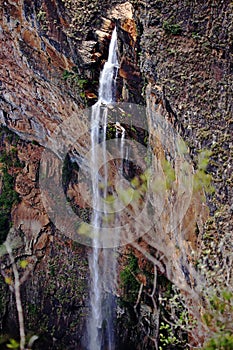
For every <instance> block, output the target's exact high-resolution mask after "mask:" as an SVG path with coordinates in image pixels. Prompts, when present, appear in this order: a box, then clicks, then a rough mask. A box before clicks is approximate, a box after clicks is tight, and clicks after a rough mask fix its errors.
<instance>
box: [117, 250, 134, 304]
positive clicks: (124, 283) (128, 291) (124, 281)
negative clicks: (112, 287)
mask: <svg viewBox="0 0 233 350" xmlns="http://www.w3.org/2000/svg"><path fill="white" fill-rule="evenodd" d="M138 272H139V268H138V259H137V258H136V257H135V256H134V255H133V254H132V253H131V254H130V255H128V257H127V264H126V266H125V267H124V269H123V270H122V271H121V272H120V281H121V287H122V288H123V290H124V299H125V301H127V302H131V303H134V302H135V300H136V297H137V294H138V288H139V284H138V282H137V280H136V278H135V275H136V274H137V273H138Z"/></svg>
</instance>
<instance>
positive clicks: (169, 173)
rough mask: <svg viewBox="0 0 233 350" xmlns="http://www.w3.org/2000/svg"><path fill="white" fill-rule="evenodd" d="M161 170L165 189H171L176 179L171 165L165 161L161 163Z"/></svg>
mask: <svg viewBox="0 0 233 350" xmlns="http://www.w3.org/2000/svg"><path fill="white" fill-rule="evenodd" d="M162 168H163V172H164V175H165V179H166V188H167V189H171V187H172V184H173V182H174V181H175V179H176V173H175V170H174V169H173V168H172V166H171V164H170V163H169V161H167V160H166V159H165V160H164V161H163V162H162Z"/></svg>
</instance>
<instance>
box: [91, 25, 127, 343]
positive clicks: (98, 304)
mask: <svg viewBox="0 0 233 350" xmlns="http://www.w3.org/2000/svg"><path fill="white" fill-rule="evenodd" d="M118 67H119V64H118V59H117V32H116V28H115V29H114V31H113V33H112V38H111V42H110V46H109V54H108V61H107V62H106V63H105V65H104V68H103V71H102V72H101V75H100V81H99V97H98V101H97V103H96V104H95V105H94V106H93V107H92V115H91V123H92V128H91V147H92V151H91V152H92V153H91V158H92V159H91V160H92V175H91V177H92V196H93V200H92V208H93V214H92V226H93V231H94V232H93V233H94V238H93V248H92V254H90V256H89V267H90V276H91V289H90V303H91V317H90V322H89V326H88V333H89V346H88V349H89V350H100V349H102V348H103V347H106V348H108V349H109V350H113V349H114V332H113V320H114V296H113V295H114V290H115V287H116V286H115V282H116V267H117V259H116V257H115V254H114V250H113V249H106V248H100V247H99V237H100V236H101V225H103V219H104V218H106V217H107V208H106V206H105V204H104V201H103V199H104V198H105V199H106V198H107V196H108V167H107V149H106V131H107V123H108V120H107V118H108V108H107V105H108V104H111V103H112V102H114V100H115V91H116V78H117V71H118ZM100 125H101V126H102V133H101V128H100ZM100 141H101V143H100V145H99V146H100V147H95V146H96V145H98V143H99V142H100ZM122 147H123V146H122ZM121 152H123V151H121ZM99 164H103V166H102V169H101V176H99V175H100V174H99V170H100V169H99V168H100V166H99ZM100 178H101V183H100ZM100 185H101V186H100Z"/></svg>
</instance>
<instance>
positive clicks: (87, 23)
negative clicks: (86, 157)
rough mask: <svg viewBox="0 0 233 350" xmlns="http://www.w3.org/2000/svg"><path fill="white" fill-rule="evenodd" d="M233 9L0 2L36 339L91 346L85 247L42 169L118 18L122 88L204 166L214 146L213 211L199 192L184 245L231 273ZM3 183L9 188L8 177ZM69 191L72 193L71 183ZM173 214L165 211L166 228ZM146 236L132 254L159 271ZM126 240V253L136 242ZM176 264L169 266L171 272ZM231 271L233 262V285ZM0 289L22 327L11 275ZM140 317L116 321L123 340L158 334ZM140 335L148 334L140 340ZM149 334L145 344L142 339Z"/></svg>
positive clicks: (15, 219) (1, 114)
mask: <svg viewBox="0 0 233 350" xmlns="http://www.w3.org/2000/svg"><path fill="white" fill-rule="evenodd" d="M231 13H232V3H231V2H230V1H220V0H219V1H216V2H211V1H209V2H208V1H207V2H205V3H200V4H194V3H192V2H190V1H188V0H187V1H185V2H184V1H179V0H171V1H166V2H164V1H159V0H152V1H150V2H149V3H148V2H147V1H132V2H131V3H130V2H125V1H105V2H100V1H95V0H93V1H89V0H83V1H76V0H36V1H33V2H32V1H29V0H24V1H23V0H17V1H11V0H6V1H4V2H2V3H1V17H0V41H1V42H0V44H1V46H0V47H1V49H0V62H1V65H0V66H1V76H0V90H1V95H0V120H1V124H2V126H4V127H7V128H6V129H4V130H5V131H4V132H3V133H2V134H1V135H2V136H1V137H2V140H1V154H3V152H5V153H6V154H7V155H8V157H12V137H11V138H10V137H9V135H11V133H10V132H9V130H11V131H13V133H15V134H16V135H17V140H16V141H15V138H16V136H13V141H14V149H15V150H14V153H15V155H14V157H13V159H14V160H15V161H13V162H12V163H11V164H8V165H7V170H8V172H9V173H12V174H14V189H15V191H16V192H17V193H18V194H19V199H20V200H19V201H18V202H14V203H13V205H12V208H11V221H12V225H13V228H14V230H15V233H17V235H19V236H21V237H22V241H23V245H22V246H20V247H18V252H17V254H18V255H19V256H21V255H22V257H24V256H25V251H26V254H27V255H26V256H27V260H28V267H27V269H28V270H27V271H28V274H29V278H27V281H26V282H25V284H24V287H23V300H24V303H25V310H26V315H25V316H26V320H27V321H26V326H27V329H28V330H30V331H32V332H37V331H38V322H39V320H40V322H39V333H40V335H41V342H42V343H43V345H41V343H39V342H38V345H37V348H38V349H39V348H41V347H42V346H45V345H44V344H46V349H50V348H51V349H59V348H61V349H64V346H66V348H67V349H68V348H69V349H84V348H85V346H84V344H85V342H86V339H85V337H84V338H83V334H84V333H85V332H84V327H85V320H86V317H87V314H88V313H89V310H88V291H87V280H88V267H87V260H86V259H87V258H86V257H87V250H86V248H85V247H82V246H79V245H78V244H75V243H73V242H72V240H70V239H68V238H65V237H63V236H62V235H61V233H59V232H58V231H57V230H56V228H55V227H54V225H53V223H52V222H51V221H50V218H49V217H48V214H47V213H46V211H45V209H44V207H43V205H42V201H41V198H40V188H39V186H38V171H39V163H40V159H41V154H42V152H43V146H44V145H45V144H46V143H47V142H49V141H50V140H52V136H53V132H54V130H55V129H56V127H57V126H58V125H60V124H61V123H62V122H65V121H66V120H68V118H70V117H71V116H75V115H80V110H82V109H83V108H85V107H87V106H90V105H92V104H93V103H94V102H95V101H96V97H97V92H98V79H99V73H100V70H101V68H102V66H103V63H104V60H105V59H106V56H107V51H108V45H109V40H110V36H111V32H112V29H113V27H114V25H115V24H117V26H118V29H119V30H118V32H119V33H118V36H119V53H120V58H121V60H120V69H119V78H118V91H117V96H118V100H120V101H130V102H134V103H137V104H144V105H145V104H146V103H147V105H148V104H149V105H150V106H151V109H152V110H153V113H155V114H156V113H157V112H159V115H161V116H162V117H163V118H164V119H165V120H166V121H168V123H170V124H171V125H172V127H173V128H174V130H176V132H177V133H179V135H180V136H181V137H182V138H183V139H184V140H185V142H186V143H187V145H188V148H189V153H190V156H191V159H192V162H193V166H194V168H195V167H197V158H198V152H199V151H200V150H201V149H203V148H207V149H208V150H211V152H212V154H211V156H210V162H209V165H208V167H207V172H208V173H209V174H211V175H212V176H213V185H214V187H215V193H212V194H206V196H207V201H208V208H209V209H208V210H209V213H210V217H209V219H208V220H207V221H206V218H207V215H208V210H207V208H206V206H205V205H202V200H201V198H200V197H199V196H197V197H196V196H195V194H194V195H193V201H191V205H190V207H189V210H188V212H187V215H186V217H185V218H184V219H183V222H182V225H181V227H180V229H181V231H182V230H183V231H185V232H186V233H185V236H184V237H183V236H182V243H183V245H184V251H185V256H187V257H188V258H189V259H190V261H193V259H194V257H193V256H192V257H191V252H192V250H194V251H195V259H198V258H199V256H200V255H202V254H205V257H206V259H208V261H209V264H210V265H211V268H213V269H214V271H215V276H214V277H213V278H214V279H215V281H217V280H219V281H221V283H223V284H224V283H225V282H224V281H225V275H226V268H227V265H224V264H220V268H218V269H215V267H214V261H217V260H219V259H220V260H221V256H220V255H221V254H222V257H224V256H227V255H229V256H230V254H231V251H232V245H231V244H232V235H231V232H232V226H231V225H232V206H233V204H232V203H231V198H232V187H231V182H232V179H231V176H232V165H231V162H230V160H231V159H232V103H231V101H230V98H231V86H232V36H233V34H232V31H233V28H232V20H231ZM85 118H87V116H85V114H84V115H83V117H82V118H79V120H78V121H77V125H75V127H77V128H79V132H80V134H82V128H83V129H84V127H85V124H86V121H87V119H85ZM152 121H153V116H152V114H151V115H149V116H148V125H149V128H150V132H151V135H152V136H151V139H150V141H149V142H150V147H151V149H157V150H158V147H157V146H158V144H156V130H155V125H154V124H153V122H152ZM159 157H162V156H161V154H160V156H159ZM16 160H18V161H19V163H20V166H18V165H19V164H18V163H17V162H16ZM1 162H2V161H1ZM4 162H5V160H4V161H3V163H4ZM54 166H55V165H54V164H52V165H51V168H53V167H54ZM2 180H3V181H4V173H3V172H2ZM1 187H2V193H3V184H2V186H1ZM68 192H69V193H70V195H71V196H72V195H73V194H72V189H71V188H69V189H68ZM79 204H80V206H81V207H82V206H84V205H83V203H79ZM190 222H191V224H190ZM166 224H167V223H166V213H165V214H164V217H163V222H161V226H160V230H159V232H160V235H161V236H158V238H159V239H162V232H163V230H162V229H164V227H165V226H166ZM184 228H185V230H184ZM157 229H159V228H157ZM164 230H165V229H164ZM183 231H182V232H183ZM195 232H196V234H194V233H195ZM15 233H14V235H15ZM197 233H199V234H197ZM173 238H174V237H173ZM173 238H171V236H167V237H166V238H165V242H166V246H167V245H169V244H170V245H175V244H174V241H173ZM161 242H162V241H161ZM213 242H214V243H213ZM139 243H140V244H139V247H136V248H134V250H133V251H134V255H136V256H137V258H138V261H139V267H140V269H141V271H144V270H146V271H147V273H148V271H149V273H150V274H151V272H152V270H153V269H152V268H151V266H149V267H148V266H147V267H145V266H144V265H143V254H142V253H140V251H139V250H138V249H140V247H141V248H143V249H145V250H146V251H149V252H151V251H152V253H151V254H152V255H155V256H156V254H157V253H156V251H159V249H158V250H156V247H155V246H152V247H150V246H149V245H148V240H145V242H139ZM162 244H163V245H164V242H163V243H161V245H162ZM158 245H159V244H157V246H158ZM220 246H221V251H220V253H219V249H220V248H219V247H220ZM127 249H129V248H128V247H127ZM127 249H126V250H125V251H124V252H121V253H122V254H124V253H127V252H128V250H127ZM160 253H163V251H162V250H160ZM161 256H162V254H161V255H160V258H161ZM181 257H182V254H181V252H180V251H178V248H177V246H176V247H175V249H174V246H173V248H172V254H171V255H170V256H169V257H166V258H165V259H164V261H162V262H163V264H164V265H163V264H162V266H161V268H160V270H159V274H161V275H166V276H167V277H170V278H172V275H177V274H178V275H179V274H180V276H181V277H182V278H184V275H185V272H184V270H185V267H184V264H183V265H182V263H180V261H181V260H180V259H181ZM169 259H170V260H169ZM161 260H162V258H161ZM176 261H179V262H178V263H177V264H176ZM174 262H175V263H174ZM124 263H125V262H124V261H123V260H122V265H124ZM231 263H232V260H231ZM5 264H6V262H5ZM166 264H167V265H169V266H170V273H171V275H169V276H168V271H166V269H165V265H166ZM228 264H230V261H229V262H228ZM163 268H164V270H163ZM151 269H152V270H151ZM182 269H183V270H182ZM4 271H5V270H4ZM182 271H183V272H182ZM4 273H6V274H7V271H6V272H4ZM182 274H183V276H182ZM144 277H145V276H144V275H142V276H141V277H140V276H139V282H140V281H141V282H142V284H143V285H144V287H145V295H146V292H148V293H149V288H151V282H150V287H149V286H147V287H148V289H146V288H147V287H146V282H145V280H144ZM232 278H233V276H232V275H231V273H230V274H229V275H228V282H227V283H228V284H229V285H230V282H231V280H232ZM173 281H174V279H173ZM138 285H139V286H140V283H139V284H138ZM1 290H2V294H3V295H4V297H3V304H2V307H1V309H0V312H1V320H2V321H3V322H2V326H1V330H2V331H4V332H7V333H10V335H11V336H12V337H15V333H14V330H13V329H12V327H10V326H9V325H10V323H11V322H9V320H10V321H11V319H13V320H16V314H15V313H16V311H15V307H14V303H13V302H12V300H10V296H9V294H7V291H6V290H5V287H4V285H3V281H2V282H1ZM146 298H147V297H145V298H144V301H145V305H144V306H143V307H144V309H143V307H142V309H143V310H141V311H142V313H143V312H144V313H145V315H146V317H150V322H149V323H150V327H151V329H153V327H156V322H157V320H156V319H153V317H154V313H153V311H152V309H153V308H152V306H151V305H150V303H149V306H148V305H147V302H146V300H147V299H146ZM134 302H135V300H134ZM130 307H131V308H130ZM130 307H129V308H127V307H122V308H119V312H122V313H124V315H123V316H122V317H121V318H120V321H119V327H124V325H125V324H126V323H127V322H129V323H128V326H129V328H130V326H131V325H132V322H133V324H134V325H135V324H136V323H137V318H136V319H135V314H134V311H133V308H132V305H131V306H130ZM51 315H52V316H51ZM148 315H149V316H148ZM146 317H145V318H146ZM141 320H142V318H141ZM12 322H13V321H12ZM130 322H131V323H130ZM143 322H144V321H142V323H143ZM139 329H140V330H141V331H142V330H143V331H144V332H145V333H143V332H142V333H141V335H140V336H137V335H136V333H133V332H131V331H128V332H127V331H126V332H125V333H124V336H122V334H121V333H120V332H119V331H117V332H118V334H119V339H120V340H119V343H120V345H119V349H123V346H127V345H125V344H126V338H127V337H130V342H129V343H128V345H129V346H131V348H132V349H133V348H134V349H136V348H138V349H141V348H145V347H146V348H148V349H150V348H151V347H152V345H153V340H151V339H150V337H147V336H146V334H147V335H148V334H152V333H150V332H151V331H150V332H149V331H148V328H147V326H145V325H144V326H143V327H141V328H140V327H139ZM139 329H138V332H139V331H140V330H139ZM148 332H149V333H148ZM154 336H155V335H154ZM151 337H152V336H151ZM152 338H153V337H152ZM143 339H144V340H143ZM145 339H146V340H145ZM202 340H203V339H200V341H202ZM138 341H140V343H139V345H138V344H135V343H137V342H138ZM143 341H144V345H143V346H145V347H143V346H141V345H140V344H141V343H142V342H143ZM128 348H129V347H128Z"/></svg>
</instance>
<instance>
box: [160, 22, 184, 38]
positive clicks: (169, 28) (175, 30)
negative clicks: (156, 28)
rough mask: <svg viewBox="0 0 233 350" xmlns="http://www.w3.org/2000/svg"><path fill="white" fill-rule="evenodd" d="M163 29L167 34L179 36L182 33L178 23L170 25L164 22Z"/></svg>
mask: <svg viewBox="0 0 233 350" xmlns="http://www.w3.org/2000/svg"><path fill="white" fill-rule="evenodd" d="M163 29H164V30H165V32H166V33H167V34H172V35H180V34H181V33H182V28H181V26H180V24H179V23H171V22H169V21H164V22H163Z"/></svg>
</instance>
